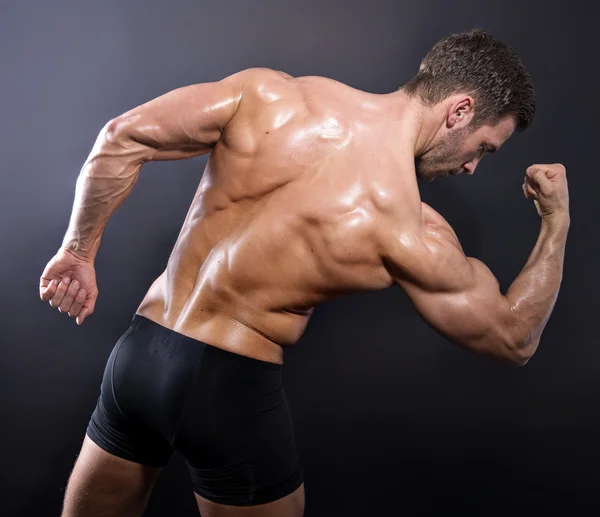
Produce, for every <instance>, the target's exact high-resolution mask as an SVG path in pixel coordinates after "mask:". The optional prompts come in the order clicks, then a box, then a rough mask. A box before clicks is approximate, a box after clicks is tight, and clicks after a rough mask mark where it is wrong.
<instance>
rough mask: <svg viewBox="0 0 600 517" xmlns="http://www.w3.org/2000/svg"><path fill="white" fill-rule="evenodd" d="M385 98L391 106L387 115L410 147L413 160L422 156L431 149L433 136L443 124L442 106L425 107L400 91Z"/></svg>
mask: <svg viewBox="0 0 600 517" xmlns="http://www.w3.org/2000/svg"><path fill="white" fill-rule="evenodd" d="M386 97H387V99H386V100H389V101H390V102H391V104H392V108H391V109H390V110H389V111H388V113H389V116H390V118H392V119H393V123H394V125H396V126H397V127H399V129H400V131H401V132H402V135H403V138H405V139H406V140H405V141H406V142H407V143H408V144H410V145H411V147H412V149H413V153H414V156H415V158H417V157H419V156H422V155H423V154H425V153H426V152H427V151H429V150H430V149H431V148H432V147H433V141H434V139H435V136H436V135H437V133H438V131H439V129H440V127H441V126H442V124H444V121H445V118H446V115H445V109H444V106H443V105H442V104H437V105H436V106H433V107H429V106H425V105H424V104H423V103H422V102H421V101H420V99H419V98H418V97H409V96H408V95H407V94H406V93H404V92H403V91H402V90H398V91H396V92H393V93H390V94H387V95H386ZM386 109H387V108H386Z"/></svg>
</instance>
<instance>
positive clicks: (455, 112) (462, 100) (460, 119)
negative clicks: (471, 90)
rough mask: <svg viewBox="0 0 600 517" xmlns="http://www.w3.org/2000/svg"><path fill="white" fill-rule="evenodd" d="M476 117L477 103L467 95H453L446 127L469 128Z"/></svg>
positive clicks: (449, 104) (450, 100)
mask: <svg viewBox="0 0 600 517" xmlns="http://www.w3.org/2000/svg"><path fill="white" fill-rule="evenodd" d="M474 115H475V101H474V100H473V97H471V96H470V95H467V94H461V95H453V96H452V97H450V99H449V103H448V112H447V115H446V126H447V127H448V128H449V129H450V128H456V129H458V128H461V127H467V126H468V125H469V124H470V123H471V120H473V116H474Z"/></svg>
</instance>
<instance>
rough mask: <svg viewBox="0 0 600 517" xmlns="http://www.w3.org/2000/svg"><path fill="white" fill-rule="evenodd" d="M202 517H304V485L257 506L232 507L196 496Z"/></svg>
mask: <svg viewBox="0 0 600 517" xmlns="http://www.w3.org/2000/svg"><path fill="white" fill-rule="evenodd" d="M194 495H195V496H196V503H198V509H199V510H200V514H201V515H202V517H302V516H303V515H304V483H302V484H301V485H300V486H299V487H298V488H297V489H296V490H295V491H294V492H292V493H291V494H288V495H286V496H285V497H282V498H281V499H278V500H277V501H272V502H270V503H265V504H259V505H256V506H231V505H226V504H219V503H213V502H212V501H209V500H208V499H205V498H204V497H202V496H200V495H198V494H194Z"/></svg>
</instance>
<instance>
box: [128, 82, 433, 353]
mask: <svg viewBox="0 0 600 517" xmlns="http://www.w3.org/2000/svg"><path fill="white" fill-rule="evenodd" d="M374 97H375V96H374V95H371V94H368V93H365V92H361V91H358V90H354V89H352V88H350V87H348V86H346V85H343V84H341V83H338V82H335V81H332V80H330V79H326V78H321V77H304V78H298V79H293V78H291V77H290V76H286V75H285V74H282V73H279V72H275V71H268V72H264V73H263V75H262V77H260V78H259V79H258V80H257V81H256V82H255V84H251V85H250V86H248V85H246V89H245V91H244V96H243V99H242V100H241V102H240V104H239V106H238V108H237V111H236V113H235V115H234V117H233V118H232V119H231V121H230V122H229V123H228V124H227V126H226V128H224V130H223V133H222V135H221V138H220V139H219V141H218V142H217V143H216V145H215V146H214V148H213V149H212V152H211V155H210V158H209V161H208V164H207V166H206V170H205V172H204V175H203V178H202V181H201V183H200V185H199V188H198V191H197V193H196V195H195V197H194V200H193V202H192V205H191V207H190V210H189V213H188V215H187V217H186V220H185V222H184V225H183V228H182V230H181V234H180V236H179V238H178V240H177V243H176V245H175V247H174V249H173V252H172V254H171V257H170V259H169V262H168V266H167V269H166V271H165V272H164V273H163V274H162V275H161V276H160V277H159V278H158V279H157V280H156V281H155V283H154V284H153V285H152V287H151V288H150V290H149V291H148V293H147V295H146V297H145V299H144V300H143V302H142V304H141V306H140V307H139V309H138V313H139V314H141V315H144V316H146V317H149V318H151V319H153V320H155V321H157V322H159V323H161V324H163V325H165V326H167V327H169V328H171V329H173V330H176V331H178V332H181V333H183V334H186V335H189V336H191V337H194V338H196V339H200V340H203V341H205V342H207V343H209V344H212V345H214V346H218V347H222V348H226V349H229V350H232V351H235V352H237V353H241V354H243V355H249V356H253V357H256V358H259V359H264V360H269V361H272V362H282V349H281V346H285V345H291V344H293V343H295V342H296V341H297V340H298V338H299V337H300V336H301V334H302V332H303V330H304V328H305V327H306V324H307V322H308V319H309V317H310V314H311V312H312V308H313V307H314V306H315V305H317V304H319V303H321V302H324V301H326V300H329V299H332V298H333V297H335V296H338V295H341V294H344V293H349V292H356V291H362V290H373V289H381V288H385V287H387V286H390V285H391V284H392V283H393V279H392V277H391V275H390V274H389V272H388V271H387V270H386V267H385V265H384V264H383V261H382V259H381V250H380V249H378V244H377V239H376V238H375V235H376V234H377V229H378V226H379V225H381V224H382V212H385V210H386V209H387V207H389V206H390V205H394V206H396V210H397V209H398V208H397V207H398V206H400V207H404V208H401V210H403V213H404V215H405V218H406V221H405V222H404V223H403V224H404V226H405V227H406V228H410V227H411V226H414V225H415V224H416V223H418V222H420V216H421V213H420V199H419V194H418V189H417V185H416V178H415V175H414V169H413V167H412V163H413V156H412V155H411V154H408V155H406V154H402V151H401V150H399V147H400V146H399V142H400V141H401V135H398V134H396V133H397V132H395V131H394V129H393V128H392V127H386V126H385V125H384V123H383V122H382V121H383V120H385V117H384V116H383V115H384V113H382V112H381V110H382V106H381V104H380V103H377V102H375V101H374Z"/></svg>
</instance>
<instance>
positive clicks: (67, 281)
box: [63, 277, 71, 285]
mask: <svg viewBox="0 0 600 517" xmlns="http://www.w3.org/2000/svg"><path fill="white" fill-rule="evenodd" d="M63 282H64V283H65V284H67V285H69V284H70V283H71V279H70V278H68V277H67V278H65V279H64V280H63Z"/></svg>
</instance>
